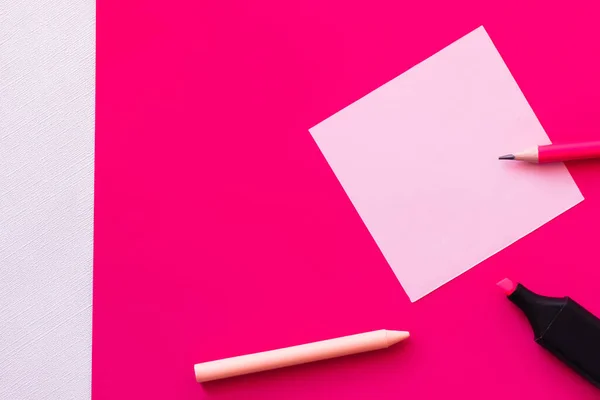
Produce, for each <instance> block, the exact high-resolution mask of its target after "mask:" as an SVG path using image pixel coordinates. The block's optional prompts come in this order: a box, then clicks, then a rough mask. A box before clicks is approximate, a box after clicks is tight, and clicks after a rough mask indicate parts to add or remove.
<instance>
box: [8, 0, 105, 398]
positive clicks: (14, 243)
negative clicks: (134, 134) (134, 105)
mask: <svg viewBox="0 0 600 400" xmlns="http://www.w3.org/2000/svg"><path fill="white" fill-rule="evenodd" d="M95 14H96V11H95V1H94V0H57V1H37V0H5V1H3V2H2V3H1V5H0V399H10V400H15V399H86V398H90V393H91V386H90V383H91V337H92V336H91V334H92V253H93V197H94V81H95V78H94V76H95V75H94V74H95V71H94V69H95V21H96V15H95Z"/></svg>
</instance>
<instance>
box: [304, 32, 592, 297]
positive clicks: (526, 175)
mask: <svg viewBox="0 0 600 400" xmlns="http://www.w3.org/2000/svg"><path fill="white" fill-rule="evenodd" d="M310 132H311V134H312V136H313V137H314V139H315V141H316V143H317V144H318V146H319V148H320V149H321V151H322V153H323V155H324V156H325V158H326V159H327V162H328V163H329V165H330V166H331V168H332V169H333V172H334V173H335V175H336V176H337V178H338V180H339V181H340V183H341V185H342V186H343V188H344V190H345V191H346V193H347V195H348V197H349V198H350V200H351V201H352V203H353V205H354V207H355V208H356V210H357V212H358V214H359V215H360V217H361V218H362V220H363V222H364V223H365V225H366V227H367V228H368V230H369V231H370V233H371V235H372V236H373V238H374V240H375V242H376V243H377V245H378V246H379V248H380V250H381V252H382V253H383V255H384V257H385V258H386V260H387V261H388V263H389V264H390V266H391V268H392V270H393V271H394V273H395V274H396V277H397V278H398V280H399V281H400V283H401V284H402V287H403V288H404V290H405V291H406V293H407V294H408V296H409V297H410V299H411V301H416V300H418V299H420V298H421V297H423V296H425V295H427V294H428V293H430V292H431V291H433V290H435V289H436V288H438V287H440V286H441V285H443V284H444V283H446V282H448V281H450V280H451V279H453V278H455V277H456V276H458V275H460V274H462V273H463V272H465V271H467V270H469V269H470V268H472V267H473V266H475V265H477V264H478V263H480V262H481V261H483V260H485V259H486V258H488V257H490V256H491V255H493V254H495V253H497V252H498V251H500V250H502V249H504V248H505V247H507V246H509V245H510V244H512V243H513V242H515V241H516V240H518V239H520V238H522V237H523V236H525V235H527V234H528V233H530V232H532V231H533V230H535V229H537V228H539V227H540V226H542V225H543V224H545V223H546V222H548V221H550V220H551V219H553V218H554V217H556V216H558V215H559V214H561V213H563V212H564V211H566V210H568V209H569V208H571V207H573V206H574V205H576V204H577V203H579V202H580V201H582V200H583V196H582V195H581V193H580V191H579V189H578V188H577V185H576V184H575V182H574V181H573V179H572V178H571V176H570V174H569V172H568V171H567V169H566V167H565V166H564V165H563V164H554V165H541V166H538V165H529V164H524V163H519V162H510V161H499V160H498V156H499V155H502V154H505V153H511V152H516V151H519V150H523V149H527V148H530V147H532V146H535V145H543V144H549V143H550V140H549V139H548V136H547V135H546V133H545V132H544V129H543V128H542V126H541V125H540V123H539V121H538V120H537V118H536V116H535V114H534V113H533V111H532V109H531V108H530V106H529V104H528V103H527V101H526V99H525V97H524V96H523V94H522V93H521V91H520V89H519V87H518V85H517V83H516V82H515V80H514V79H513V77H512V75H511V74H510V72H509V70H508V68H507V66H506V65H505V64H504V62H503V60H502V58H501V56H500V54H499V53H498V51H497V50H496V48H495V47H494V44H493V43H492V41H491V39H490V38H489V36H488V35H487V33H486V31H485V29H484V28H483V27H480V28H478V29H476V30H475V31H473V32H471V33H469V34H468V35H466V36H464V37H463V38H461V39H459V40H458V41H456V42H454V43H453V44H451V45H449V46H448V47H446V48H445V49H443V50H441V51H440V52H438V53H437V54H435V55H433V56H432V57H430V58H428V59H427V60H425V61H423V62H422V63H420V64H418V65H417V66H415V67H413V68H412V69H410V70H409V71H407V72H405V73H404V74H402V75H400V76H398V77H397V78H395V79H393V80H391V81H390V82H388V83H386V84H385V85H383V86H381V87H380V88H378V89H376V90H375V91H373V92H371V93H369V94H368V95H366V96H365V97H363V98H361V99H360V100H358V101H356V102H355V103H353V104H351V105H350V106H348V107H346V108H344V109H343V110H341V111H339V112H338V113H336V114H334V115H333V116H331V117H330V118H328V119H326V120H325V121H323V122H321V123H320V124H318V125H317V126H315V127H314V128H312V129H310Z"/></svg>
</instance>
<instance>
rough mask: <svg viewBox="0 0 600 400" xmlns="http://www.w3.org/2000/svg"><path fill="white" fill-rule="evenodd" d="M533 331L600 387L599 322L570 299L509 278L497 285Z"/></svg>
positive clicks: (538, 337)
mask: <svg viewBox="0 0 600 400" xmlns="http://www.w3.org/2000/svg"><path fill="white" fill-rule="evenodd" d="M498 286H499V287H500V288H501V289H503V290H504V292H505V293H506V295H507V296H508V299H509V300H510V301H512V302H513V303H514V304H516V305H517V307H519V308H520V309H521V310H522V311H523V313H524V314H525V316H526V317H527V319H528V320H529V323H530V324H531V327H532V328H533V334H534V337H535V341H536V342H537V343H538V344H540V345H541V346H542V347H544V348H546V349H547V350H549V351H550V352H551V353H552V354H554V355H555V356H556V357H558V358H559V359H560V360H562V361H563V362H564V363H566V364H567V365H569V366H570V367H571V368H573V369H574V370H575V371H577V372H578V373H579V374H580V375H582V376H583V377H584V378H586V379H588V380H589V381H590V382H592V383H593V384H594V385H596V386H598V387H600V319H598V318H597V317H596V316H594V315H593V314H592V313H590V312H589V311H587V310H586V309H585V308H583V307H582V306H580V305H579V304H577V303H576V302H575V301H574V300H573V299H571V298H570V297H561V298H558V297H546V296H541V295H539V294H536V293H534V292H532V291H530V290H529V289H527V288H526V287H525V286H523V285H521V284H520V283H519V284H514V283H513V282H512V281H511V280H509V279H503V280H502V281H500V282H498Z"/></svg>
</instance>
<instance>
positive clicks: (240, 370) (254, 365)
mask: <svg viewBox="0 0 600 400" xmlns="http://www.w3.org/2000/svg"><path fill="white" fill-rule="evenodd" d="M409 336H410V334H409V333H408V332H405V331H390V330H385V329H381V330H378V331H372V332H365V333H359V334H356V335H350V336H343V337H340V338H336V339H329V340H322V341H319V342H314V343H307V344H301V345H298V346H292V347H286V348H283V349H277V350H270V351H263V352H261V353H255V354H247V355H243V356H238V357H231V358H225V359H222V360H216V361H208V362H205V363H201V364H196V365H195V366H194V371H195V373H196V381H198V382H208V381H213V380H217V379H224V378H230V377H233V376H238V375H245V374H251V373H254V372H260V371H267V370H270V369H276V368H283V367H289V366H292V365H298V364H305V363H308V362H313V361H319V360H326V359H328V358H334V357H341V356H347V355H350V354H357V353H363V352H366V351H372V350H379V349H384V348H386V347H389V346H391V345H393V344H396V343H398V342H401V341H403V340H404V339H406V338H408V337H409Z"/></svg>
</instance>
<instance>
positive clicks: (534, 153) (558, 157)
mask: <svg viewBox="0 0 600 400" xmlns="http://www.w3.org/2000/svg"><path fill="white" fill-rule="evenodd" d="M590 158H600V141H599V142H586V143H570V144H547V145H544V146H537V147H535V148H533V149H529V150H526V151H523V152H521V153H515V154H506V155H503V156H500V157H498V159H500V160H519V161H528V162H532V163H540V164H542V163H552V162H562V161H571V160H585V159H590Z"/></svg>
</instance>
